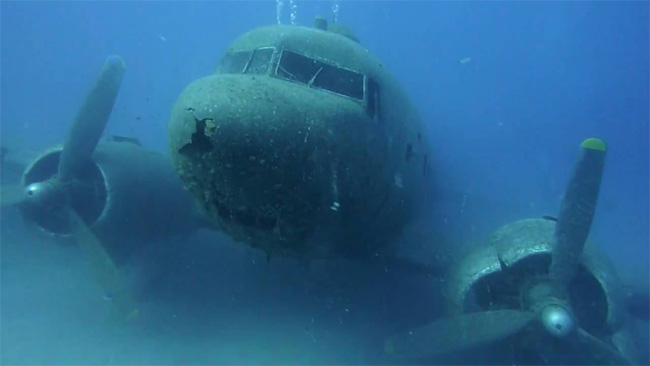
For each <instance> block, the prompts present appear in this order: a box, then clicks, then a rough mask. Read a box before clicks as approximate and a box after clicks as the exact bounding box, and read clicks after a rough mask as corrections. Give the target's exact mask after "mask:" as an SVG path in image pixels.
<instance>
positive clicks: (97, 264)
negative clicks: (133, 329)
mask: <svg viewBox="0 0 650 366" xmlns="http://www.w3.org/2000/svg"><path fill="white" fill-rule="evenodd" d="M124 71H125V66H124V62H123V61H122V59H121V58H120V57H119V56H109V57H108V58H107V59H106V60H105V62H104V65H103V67H102V69H101V71H100V73H99V76H98V78H97V80H96V82H95V84H94V85H93V86H92V88H91V89H90V91H89V92H88V93H87V95H86V98H85V100H84V102H83V104H82V105H81V107H80V108H79V110H78V111H77V114H76V116H75V119H74V122H73V124H72V126H71V128H70V130H69V131H68V135H67V137H66V140H65V142H64V144H63V148H62V150H61V154H60V158H59V164H58V169H57V172H56V174H55V175H53V176H51V177H49V178H48V179H46V180H43V181H40V182H34V183H31V184H29V185H27V187H24V188H23V187H22V186H7V187H2V195H1V199H2V205H3V206H8V205H17V206H19V207H20V208H21V209H22V210H23V211H24V212H25V213H26V215H27V216H28V217H30V216H31V217H34V215H47V216H49V217H57V218H59V219H61V220H62V221H64V222H66V223H67V225H66V226H68V227H69V228H70V232H71V234H72V235H73V236H74V237H75V238H76V239H77V241H78V243H79V246H80V248H81V249H82V251H83V252H84V253H85V254H86V256H87V257H88V258H89V261H90V263H91V267H92V269H93V272H94V274H95V278H96V280H97V281H98V283H99V284H100V286H102V287H103V289H104V290H105V291H106V293H107V294H108V295H109V296H110V298H112V300H113V303H114V304H115V305H116V308H117V309H118V310H119V311H120V313H122V314H124V316H125V317H126V318H127V319H131V318H133V317H134V316H136V315H137V310H135V307H134V306H133V305H132V301H131V299H130V297H129V294H128V292H127V291H126V290H125V288H124V286H123V285H122V281H121V280H120V278H119V277H120V276H119V271H118V269H117V267H116V265H115V264H114V263H113V261H112V260H111V257H110V255H109V254H108V253H107V252H106V249H105V248H104V246H103V245H102V244H101V242H100V240H99V239H98V238H97V237H96V236H95V234H94V233H93V232H92V230H91V229H90V227H88V224H87V223H86V222H85V221H84V220H83V218H82V216H81V215H80V214H79V213H78V212H76V211H75V209H74V207H73V205H72V204H71V201H72V198H73V197H75V195H78V194H79V192H80V191H81V190H83V189H84V182H83V180H82V178H81V176H82V173H83V171H84V168H85V167H86V166H87V164H88V163H89V162H91V161H92V155H93V153H94V151H95V148H96V147H97V144H98V142H99V139H100V138H101V136H102V133H103V132H104V129H105V127H106V123H107V122H108V120H109V117H110V115H111V112H112V110H113V106H114V104H115V99H116V98H117V95H118V93H119V90H120V85H121V83H122V77H123V75H124Z"/></svg>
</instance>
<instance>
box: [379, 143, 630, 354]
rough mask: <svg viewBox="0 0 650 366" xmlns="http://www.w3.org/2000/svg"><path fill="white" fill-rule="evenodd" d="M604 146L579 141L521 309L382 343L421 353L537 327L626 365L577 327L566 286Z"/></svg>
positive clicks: (591, 206) (468, 317)
mask: <svg viewBox="0 0 650 366" xmlns="http://www.w3.org/2000/svg"><path fill="white" fill-rule="evenodd" d="M606 151H607V147H606V145H605V143H604V142H603V141H602V140H600V139H596V138H590V139H587V140H585V141H583V142H582V144H581V149H580V152H579V155H578V161H577V162H576V164H575V166H574V169H573V174H572V176H571V180H570V181H569V185H568V187H567V190H566V192H565V195H564V198H563V200H562V204H561V208H560V214H559V217H558V219H557V224H556V226H555V232H554V234H553V246H552V260H551V266H550V269H549V275H548V277H547V278H543V279H540V280H538V281H537V282H536V283H535V284H534V285H533V286H531V287H529V288H528V289H527V292H526V294H525V298H526V300H527V301H526V302H527V304H526V305H525V308H524V309H516V310H512V309H508V310H491V311H484V312H475V313H468V314H463V315H460V316H453V317H447V318H442V319H439V320H437V321H435V322H433V323H431V324H428V325H425V326H423V327H420V328H418V329H415V330H411V331H409V332H407V333H405V334H399V335H396V336H394V337H391V338H390V339H388V340H386V342H385V345H384V346H385V347H384V348H385V349H386V350H390V352H389V353H391V354H393V355H404V356H405V358H411V357H414V358H418V359H419V358H422V357H427V356H432V355H436V354H444V353H449V352H456V351H461V350H465V349H468V348H471V347H474V346H479V345H484V344H489V343H491V342H495V341H498V340H501V339H504V338H507V337H510V336H513V335H515V334H517V333H518V332H520V331H521V330H522V329H524V328H526V327H534V326H538V327H540V326H541V328H543V329H545V330H546V331H547V332H548V333H549V334H551V335H553V336H554V337H556V338H559V339H562V340H565V342H563V343H564V344H565V345H566V346H567V347H574V348H578V349H579V350H580V352H581V353H583V354H585V353H586V354H589V355H590V356H592V357H595V358H596V359H598V360H599V362H602V363H611V364H630V361H629V360H627V359H625V358H624V357H623V356H622V355H621V354H620V353H619V352H618V351H617V350H615V349H614V348H613V347H610V346H609V345H607V344H606V343H604V342H603V341H601V340H600V339H598V338H596V337H594V336H592V335H591V334H589V333H588V332H586V331H585V330H583V329H582V328H580V327H579V325H578V324H577V321H576V318H575V316H574V314H573V312H572V309H571V305H570V303H569V301H568V295H567V288H568V286H569V284H570V283H571V281H572V280H573V278H574V275H575V273H576V271H577V268H578V265H579V263H580V256H581V254H582V250H583V248H584V245H585V242H586V240H587V236H588V235H589V230H590V228H591V224H592V221H593V217H594V213H595V210H596V203H597V200H598V193H599V190H600V183H601V178H602V173H603V168H604V163H605V155H606Z"/></svg>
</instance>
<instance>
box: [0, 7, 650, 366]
mask: <svg viewBox="0 0 650 366" xmlns="http://www.w3.org/2000/svg"><path fill="white" fill-rule="evenodd" d="M293 4H294V5H295V8H294V10H293V11H294V15H295V22H296V23H297V24H298V25H304V26H311V23H312V20H313V18H314V17H315V16H316V15H322V16H326V17H328V18H331V17H332V13H333V10H332V9H333V6H334V5H336V7H337V9H338V10H337V18H338V21H339V22H341V23H343V24H345V25H347V26H349V27H350V28H352V29H353V31H354V32H355V33H356V35H357V37H358V38H359V40H360V42H361V44H362V45H363V46H364V47H366V48H367V49H368V50H369V51H370V52H371V53H373V54H374V55H375V56H376V57H377V58H378V59H379V60H381V61H382V63H383V64H384V66H385V67H386V68H388V70H390V71H391V73H392V74H393V76H394V77H395V78H396V79H398V80H399V82H400V83H401V84H402V86H403V87H404V88H405V89H406V90H407V92H408V94H409V96H410V98H411V100H412V102H413V103H414V104H415V106H416V108H417V109H418V111H419V112H420V114H421V116H422V119H423V120H424V121H425V123H426V124H427V125H428V126H429V132H430V134H431V136H430V138H431V140H432V141H433V148H432V149H433V151H432V152H431V156H433V159H434V161H435V166H436V168H435V170H436V177H437V178H436V179H437V180H436V183H435V186H432V187H431V189H432V190H436V192H437V194H438V195H439V196H440V199H439V200H438V201H436V203H435V205H436V207H435V217H434V218H433V219H432V220H431V221H430V222H427V223H419V224H421V225H427V226H428V227H429V228H430V230H431V231H432V232H435V233H436V234H435V236H436V238H437V240H438V241H439V242H438V243H437V244H436V245H437V246H440V247H442V249H441V250H442V251H445V252H448V254H449V255H450V256H453V255H454V253H455V252H456V251H462V248H465V247H471V246H473V245H477V244H480V243H483V242H486V240H487V238H488V236H489V234H490V233H491V232H493V231H494V230H496V229H497V228H498V227H500V226H501V225H503V224H506V223H508V222H510V221H513V220H516V219H520V218H525V217H537V216H541V215H556V214H557V212H558V210H559V204H560V200H561V198H562V194H563V192H564V189H565V188H566V182H567V180H568V178H569V174H570V171H571V167H572V165H573V163H574V159H575V155H576V152H577V149H578V146H579V143H580V142H581V141H582V140H584V139H585V138H588V137H600V138H602V139H604V140H605V141H606V142H607V144H608V147H609V152H608V157H607V165H606V168H605V173H604V178H603V183H602V188H601V193H600V198H599V206H598V209H597V212H596V218H595V221H594V225H593V228H592V231H591V235H590V238H591V240H593V241H595V242H597V243H599V244H600V245H602V247H603V248H604V249H605V251H606V252H607V253H608V254H609V256H610V258H611V260H612V261H613V262H614V264H615V266H616V267H617V270H618V272H619V275H620V276H621V278H622V280H623V281H624V282H625V283H633V284H635V285H640V286H646V287H647V286H648V283H649V273H648V271H649V268H650V259H649V258H650V249H649V248H650V245H649V239H650V232H649V221H650V214H649V203H650V178H649V175H650V159H649V156H650V150H649V145H650V143H649V141H650V129H649V118H650V107H649V100H650V88H649V83H648V81H649V77H650V75H649V65H650V49H649V43H650V38H649V36H648V29H649V27H650V22H649V12H650V7H649V3H648V2H643V1H639V2H633V1H630V2H604V1H603V2H600V1H590V2H586V1H585V2H581V1H563V2H534V1H525V2H524V1H521V2H516V1H502V2H501V1H497V2H478V1H461V2H451V1H449V2H447V1H444V2H425V1H417V2H416V1H414V2H408V1H392V2H389V1H381V2H379V1H376V2H375V1H357V2H352V1H350V2H349V1H338V2H332V1H294V2H293ZM289 5H290V4H289V2H287V1H285V2H284V8H283V12H282V14H281V16H280V21H281V22H282V23H283V24H290V23H291V19H290V12H291V7H290V6H289ZM276 10H277V2H276V1H237V2H235V1H229V2H216V1H214V2H212V1H202V2H194V1H186V2H176V1H152V2H149V1H141V2H128V1H119V2H118V1H116V2H99V1H98V2H95V1H88V2H63V1H48V2H32V1H29V2H23V1H2V2H1V3H0V11H1V14H0V22H1V24H0V32H1V33H0V34H1V39H0V40H1V47H0V62H1V69H0V77H1V85H0V94H1V95H0V106H1V110H0V118H1V122H0V123H1V125H0V127H1V141H0V142H1V144H2V146H3V147H12V148H21V147H27V148H33V149H46V148H48V147H50V146H53V145H56V144H58V143H60V142H61V141H62V140H63V139H64V137H65V134H66V132H67V128H68V126H69V124H70V123H71V119H72V118H73V115H74V111H75V110H76V108H77V106H78V104H79V102H80V101H81V100H82V99H83V96H84V94H85V93H86V91H87V89H88V86H89V81H90V80H93V79H94V77H95V75H96V72H97V70H98V68H99V65H100V64H101V63H102V61H103V60H104V59H105V57H106V56H107V55H110V54H119V55H120V56H121V57H122V58H123V59H124V61H125V63H126V66H127V72H126V74H125V76H124V82H123V85H122V89H121V91H120V94H119V96H118V99H117V102H116V105H115V108H114V110H113V114H112V116H111V120H110V122H109V124H108V127H107V129H106V133H105V134H106V135H109V134H113V135H121V136H130V137H135V138H137V139H139V140H140V141H141V143H142V144H143V145H144V146H145V147H147V148H150V149H153V150H155V151H160V152H163V153H167V124H168V122H169V118H170V113H171V108H172V105H173V103H174V101H175V100H176V99H177V98H178V96H179V94H180V93H181V91H182V90H183V89H184V88H185V87H186V86H187V85H188V84H189V83H190V82H192V81H193V80H195V79H197V78H199V77H202V76H205V75H208V74H210V73H212V72H214V70H215V67H216V65H217V63H218V60H219V58H220V56H221V55H222V53H223V52H224V51H225V50H226V49H227V47H228V45H229V44H230V42H231V41H232V40H233V39H234V38H236V37H237V36H239V35H240V34H242V33H244V32H246V31H248V30H250V29H253V28H255V27H259V26H262V25H270V24H275V23H277V22H278V14H277V12H276ZM17 179H18V177H17V176H12V175H11V174H10V173H7V172H3V176H2V182H3V184H15V183H17ZM1 214H2V216H1V230H2V231H1V236H0V240H1V253H0V254H1V256H0V265H1V268H0V271H1V272H0V274H1V276H2V277H1V282H0V286H1V287H0V291H1V303H0V311H1V313H0V316H1V318H0V337H1V338H0V352H1V353H0V363H2V364H209V363H229V364H242V363H247V364H259V363H284V364H286V363H293V364H298V363H299V364H305V363H321V364H322V363H338V364H341V363H346V364H350V363H361V364H369V363H377V362H380V361H379V360H380V357H378V356H376V352H377V350H379V351H381V347H378V346H377V344H381V337H382V336H384V335H385V334H387V333H389V332H390V331H391V330H393V329H398V328H400V327H404V326H405V325H408V324H411V325H412V324H423V323H425V322H426V321H430V320H432V319H434V318H435V317H436V316H439V315H440V312H441V308H440V306H439V304H440V303H441V299H440V296H439V295H437V292H436V289H437V287H436V284H435V283H433V282H434V281H432V280H431V279H428V278H426V277H417V276H411V277H409V278H407V279H404V274H399V275H397V274H391V273H386V274H383V275H378V274H377V273H376V272H373V271H370V270H367V269H366V268H364V266H363V265H360V264H358V263H348V262H337V263H320V264H317V265H315V266H314V267H312V268H311V269H310V270H308V271H307V270H305V268H303V267H302V266H300V265H299V264H298V263H296V262H294V261H292V260H288V259H277V260H276V259H274V260H272V261H271V262H270V263H267V261H266V259H265V255H264V254H263V253H259V252H256V251H254V250H251V249H248V248H247V247H245V246H243V245H240V244H236V243H232V242H231V241H230V240H229V239H228V238H226V237H225V236H223V235H220V234H218V233H213V232H208V231H201V232H198V233H196V235H193V236H191V237H190V238H187V239H184V240H170V241H167V242H164V243H159V245H157V246H156V248H157V249H153V250H152V251H151V252H147V253H143V254H142V255H141V256H140V257H139V258H138V261H139V263H138V265H139V266H136V268H140V267H142V268H149V267H156V268H161V266H162V264H161V263H164V266H163V272H162V274H158V275H157V276H156V278H155V279H152V280H149V281H147V282H146V283H145V285H143V286H142V289H141V292H142V295H141V296H142V301H143V303H144V306H143V308H142V309H141V319H140V321H139V322H138V325H137V326H130V327H122V326H116V325H112V324H110V323H109V322H107V321H106V314H107V312H108V307H109V306H110V304H109V303H108V302H106V301H104V300H103V299H102V294H101V291H100V290H99V289H98V288H97V286H96V285H95V284H94V282H93V281H92V279H91V278H90V276H89V275H88V274H87V273H88V268H86V267H85V265H84V262H83V260H82V258H81V257H82V256H81V254H79V253H78V252H77V251H76V250H75V248H73V247H61V246H57V245H56V244H55V243H53V242H51V241H48V240H47V238H44V237H42V236H40V235H38V234H37V233H35V232H33V231H32V230H29V228H28V227H27V226H26V225H25V224H24V222H23V220H21V218H20V217H19V215H18V213H17V212H16V210H15V209H11V208H6V209H5V208H3V210H2V213H1ZM441 243H442V244H441ZM161 248H163V249H161ZM143 271H145V270H143ZM640 325H641V328H640V329H641V333H642V334H647V332H648V326H647V323H645V324H643V323H641V324H640ZM642 342H643V343H642V344H646V345H647V343H648V339H647V336H646V337H645V338H643V340H642ZM644 352H645V353H646V356H645V357H646V358H645V359H646V360H647V352H648V351H647V347H646V348H645V349H644Z"/></svg>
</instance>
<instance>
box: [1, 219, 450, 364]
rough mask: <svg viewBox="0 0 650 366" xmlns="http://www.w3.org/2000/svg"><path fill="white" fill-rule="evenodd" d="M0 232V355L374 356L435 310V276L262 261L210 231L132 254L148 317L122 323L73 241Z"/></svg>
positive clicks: (69, 358)
mask: <svg viewBox="0 0 650 366" xmlns="http://www.w3.org/2000/svg"><path fill="white" fill-rule="evenodd" d="M7 217H9V218H7ZM1 239H2V242H1V245H2V251H1V275H2V278H1V286H2V287H1V295H2V298H1V311H2V312H1V324H0V326H1V333H0V335H1V342H0V347H1V351H2V353H1V355H0V362H1V363H2V364H101V365H109V364H184V365H186V364H214V363H227V364H269V363H275V364H313V363H319V364H323V363H329V364H332V363H336V364H343V363H345V364H369V363H378V362H383V361H384V360H385V354H383V342H382V340H383V339H384V337H385V336H386V335H387V334H390V332H391V331H394V330H395V329H397V328H399V327H403V326H405V325H407V324H408V323H409V322H416V323H418V322H422V321H424V320H423V319H426V318H432V317H434V316H436V310H435V308H436V307H437V306H436V302H437V300H436V299H435V296H434V295H433V293H434V291H433V290H432V289H431V284H430V282H431V281H430V280H428V279H425V278H413V276H404V275H403V274H402V275H395V274H391V273H386V272H385V271H377V270H375V269H367V268H363V266H360V265H359V264H358V263H357V264H355V263H337V264H329V263H328V264H322V263H321V264H315V265H312V266H310V267H309V268H306V267H304V266H302V265H299V264H297V263H294V262H293V261H288V260H281V259H277V260H276V259H272V260H271V262H270V263H267V262H266V259H265V256H263V255H261V254H260V253H257V252H254V251H251V250H248V249H247V248H243V247H242V246H241V245H237V244H234V243H230V242H229V241H228V240H227V239H225V238H223V237H221V236H219V235H218V234H214V233H207V232H205V233H198V234H197V235H196V236H194V237H193V238H191V239H188V240H183V241H180V240H179V241H175V242H168V243H162V244H161V243H158V244H155V245H156V248H158V249H156V250H150V251H149V252H144V253H142V254H141V255H140V256H139V257H138V258H137V259H136V261H135V262H134V263H135V265H132V267H133V268H135V269H136V270H133V269H132V270H131V272H132V273H133V274H132V275H131V277H130V278H131V281H132V283H133V285H132V286H133V288H134V291H136V293H137V294H138V296H139V308H140V314H141V315H140V317H139V318H138V319H137V320H136V321H135V322H133V323H130V324H128V325H123V324H117V323H114V322H112V321H111V320H110V319H109V316H108V314H109V310H110V307H111V302H110V301H106V300H103V299H102V295H103V294H102V291H101V290H100V288H99V287H98V286H97V285H96V284H95V283H94V281H93V278H92V276H91V275H90V273H91V272H90V269H89V268H88V267H87V265H86V264H85V262H84V258H83V256H82V255H81V253H80V252H79V251H78V250H77V249H76V248H74V247H61V246H57V245H56V244H54V243H52V242H51V241H50V240H48V239H47V238H43V237H41V236H39V235H36V234H35V233H34V232H31V231H28V230H26V229H25V228H24V225H23V224H22V223H20V222H19V220H17V219H13V218H11V216H10V215H9V216H8V215H7V214H4V215H3V223H2V236H1ZM405 279H406V280H405Z"/></svg>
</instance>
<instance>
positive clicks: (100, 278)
mask: <svg viewBox="0 0 650 366" xmlns="http://www.w3.org/2000/svg"><path fill="white" fill-rule="evenodd" d="M67 211H68V215H69V217H70V221H71V225H72V230H73V235H74V236H75V238H76V239H77V242H78V243H79V247H80V248H81V249H82V251H83V252H84V253H85V255H86V256H87V258H88V260H89V261H90V266H91V268H92V270H93V272H94V276H95V280H96V281H97V282H98V283H99V285H100V286H101V287H102V289H104V291H105V292H106V294H107V296H110V297H111V301H112V302H113V304H114V306H115V309H116V310H117V312H118V316H119V318H120V319H122V320H125V321H131V320H134V319H135V318H137V316H138V315H139V313H138V309H137V308H136V306H135V303H134V301H133V299H132V298H131V295H130V294H129V292H128V290H127V289H126V286H125V285H124V283H123V281H122V279H121V276H120V272H119V270H118V268H117V266H116V265H115V263H113V260H112V259H111V257H110V256H109V254H108V253H107V252H106V250H105V249H104V246H103V245H102V244H101V242H100V241H99V239H98V238H97V236H95V234H94V233H93V232H92V230H91V229H90V228H89V227H88V225H86V223H85V222H84V221H83V220H82V219H81V217H79V215H77V213H76V212H74V211H73V210H72V209H69V208H68V209H67Z"/></svg>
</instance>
